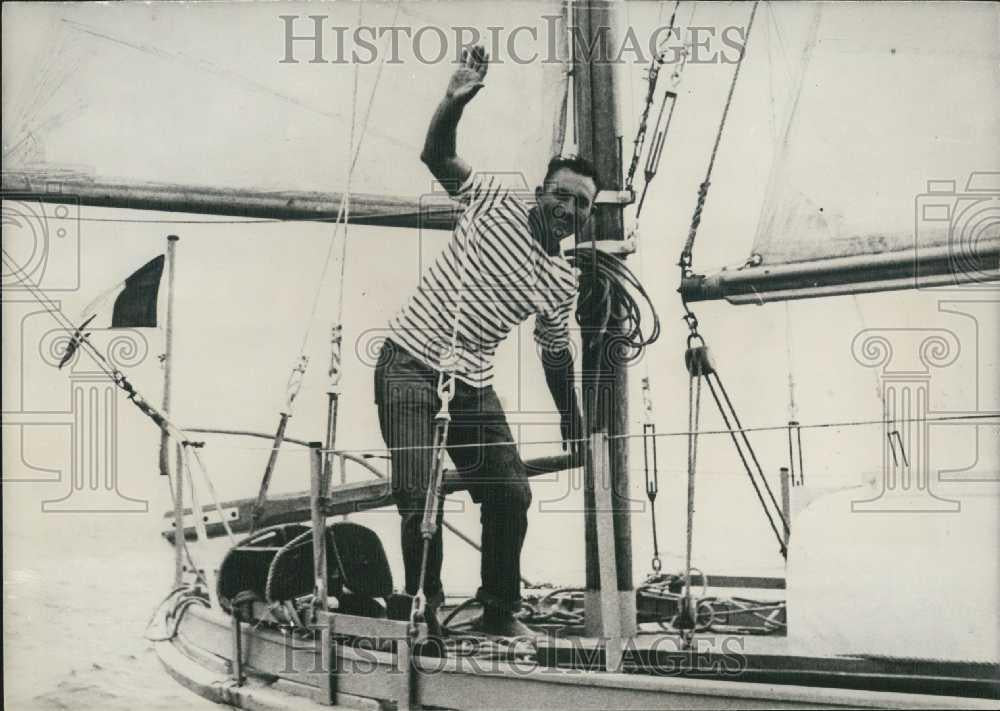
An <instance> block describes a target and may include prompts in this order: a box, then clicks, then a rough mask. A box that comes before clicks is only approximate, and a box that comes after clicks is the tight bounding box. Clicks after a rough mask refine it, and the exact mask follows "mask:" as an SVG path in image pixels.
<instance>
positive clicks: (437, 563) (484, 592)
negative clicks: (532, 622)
mask: <svg viewBox="0 0 1000 711" xmlns="http://www.w3.org/2000/svg"><path fill="white" fill-rule="evenodd" d="M437 382H438V372H437V371H436V370H434V369H432V368H430V367H428V366H427V365H425V364H424V363H422V362H421V361H419V360H418V359H417V358H416V357H414V356H413V355H412V354H410V353H409V351H407V350H406V349H404V348H403V347H402V346H400V345H399V344H397V343H395V342H394V341H392V340H387V341H386V342H385V344H384V345H383V347H382V352H381V355H380V356H379V361H378V364H377V365H376V367H375V403H376V405H377V406H378V418H379V427H380V428H381V430H382V438H383V439H384V440H385V444H386V446H387V447H388V448H389V449H390V455H391V458H392V492H393V497H394V500H395V502H396V506H397V507H398V509H399V513H400V515H401V517H402V522H401V536H402V548H403V564H404V567H405V569H406V592H407V593H408V594H410V595H414V594H416V592H417V587H418V585H419V581H420V565H421V558H422V555H423V538H422V537H421V534H420V524H421V521H422V519H423V512H424V502H425V497H426V493H427V488H428V486H429V485H430V480H431V477H432V475H433V452H432V450H431V446H432V445H433V440H434V416H435V415H436V414H437V413H438V411H439V410H440V408H441V400H440V398H439V397H438V394H437ZM449 409H450V412H451V424H450V428H449V432H448V440H447V449H448V455H449V456H450V457H451V460H452V461H453V462H454V463H455V466H456V467H457V469H458V473H459V475H460V476H462V477H463V478H467V479H468V480H469V483H470V494H471V495H472V500H473V501H474V502H476V503H479V504H480V506H481V510H480V520H481V522H482V527H483V532H482V549H483V550H482V560H481V566H480V575H481V579H482V587H480V589H479V593H478V597H479V598H480V600H482V601H483V602H484V603H486V604H489V605H492V606H494V607H495V608H498V609H499V610H501V611H510V610H513V608H514V607H515V605H516V603H517V602H518V601H519V600H520V597H521V546H522V544H523V543H524V535H525V532H526V531H527V528H528V515H527V512H528V507H529V506H530V505H531V489H530V487H529V485H528V478H527V476H526V474H525V469H524V463H523V462H522V461H521V457H520V455H519V454H518V451H517V448H516V447H515V446H514V445H513V444H502V445H493V446H490V444H491V443H495V442H512V441H513V437H512V436H511V432H510V427H508V425H507V419H506V417H505V416H504V413H503V409H502V407H501V406H500V401H499V399H498V398H497V395H496V392H494V390H493V388H492V387H486V388H474V387H472V386H470V385H466V384H465V383H462V382H461V381H458V380H456V382H455V394H454V396H453V398H452V400H451V406H450V408H449ZM462 445H487V446H462ZM441 562H442V546H441V519H440V518H439V519H438V529H437V534H436V535H435V536H434V538H433V539H432V541H431V545H430V551H429V555H428V560H427V573H426V577H425V581H424V594H425V595H426V596H427V598H428V600H430V601H434V600H436V599H440V598H441V596H442V595H443V589H442V585H441Z"/></svg>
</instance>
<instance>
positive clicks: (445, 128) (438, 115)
mask: <svg viewBox="0 0 1000 711" xmlns="http://www.w3.org/2000/svg"><path fill="white" fill-rule="evenodd" d="M488 67H489V55H488V54H486V51H485V50H484V49H483V48H482V47H481V46H478V45H477V46H476V47H473V48H472V50H471V51H469V50H468V49H465V50H462V66H460V67H459V68H458V69H457V70H456V71H455V73H454V74H453V75H452V77H451V81H450V82H449V83H448V91H447V92H446V93H445V96H444V98H443V99H441V103H440V104H438V107H437V110H436V111H435V112H434V116H433V118H431V125H430V128H428V129H427V138H426V140H425V141H424V150H423V152H422V153H421V154H420V160H422V161H423V162H424V165H426V166H427V167H428V168H429V169H430V171H431V173H432V174H433V175H434V177H435V178H436V179H437V180H438V181H439V182H440V183H441V184H442V185H444V186H445V189H447V190H448V193H449V194H450V195H455V194H456V193H457V192H458V189H459V187H461V186H462V184H463V183H465V181H466V180H467V179H468V177H469V174H470V173H471V172H472V167H471V166H470V165H469V164H468V163H466V162H465V161H464V160H462V159H461V158H459V157H458V154H457V152H456V149H455V135H456V132H457V129H458V121H459V119H461V118H462V111H463V109H465V105H466V104H468V103H469V102H470V101H471V100H472V98H473V97H474V96H475V95H476V94H478V93H479V90H480V89H482V88H483V87H484V86H485V84H483V79H485V78H486V71H487V68H488Z"/></svg>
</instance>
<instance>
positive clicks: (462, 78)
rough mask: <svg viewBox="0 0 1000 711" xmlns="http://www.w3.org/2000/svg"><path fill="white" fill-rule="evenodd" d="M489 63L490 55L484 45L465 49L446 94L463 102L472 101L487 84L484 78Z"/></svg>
mask: <svg viewBox="0 0 1000 711" xmlns="http://www.w3.org/2000/svg"><path fill="white" fill-rule="evenodd" d="M489 63H490V55H489V54H487V53H486V50H485V49H483V47H482V45H476V46H475V47H473V48H472V51H469V50H468V49H463V50H462V64H461V66H460V67H459V68H458V69H456V70H455V73H454V74H453V75H452V77H451V81H449V82H448V91H447V93H446V96H447V97H448V98H449V99H452V100H454V101H457V102H459V103H461V104H465V103H468V102H469V101H471V100H472V97H474V96H475V95H476V94H478V93H479V90H480V89H482V88H483V87H484V86H486V85H485V84H484V83H483V79H485V78H486V71H487V69H489V66H490V64H489Z"/></svg>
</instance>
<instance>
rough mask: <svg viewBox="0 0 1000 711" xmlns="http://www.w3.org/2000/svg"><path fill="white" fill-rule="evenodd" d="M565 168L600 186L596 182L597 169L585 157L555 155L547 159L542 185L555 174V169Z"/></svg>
mask: <svg viewBox="0 0 1000 711" xmlns="http://www.w3.org/2000/svg"><path fill="white" fill-rule="evenodd" d="M563 168H567V169H569V170H572V171H573V172H574V173H577V174H578V175H583V176H586V177H588V178H590V179H591V180H593V181H594V186H595V187H596V188H597V189H598V190H600V189H601V186H600V184H599V183H598V182H597V169H596V168H594V164H593V163H591V162H590V161H589V160H587V159H586V158H581V157H579V156H566V157H564V156H555V157H554V158H553V159H552V160H550V161H549V167H548V168H546V170H545V180H543V181H542V185H545V184H547V183H548V182H549V179H550V178H551V177H552V176H553V175H555V173H556V171H559V170H562V169H563Z"/></svg>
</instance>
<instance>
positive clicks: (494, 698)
mask: <svg viewBox="0 0 1000 711" xmlns="http://www.w3.org/2000/svg"><path fill="white" fill-rule="evenodd" d="M344 617H348V616H344ZM336 618H337V616H335V618H334V626H335V627H336V625H337V619H336ZM355 619H357V618H355ZM242 628H243V637H244V646H243V655H242V661H243V665H242V668H243V670H244V673H245V675H246V680H245V681H244V683H243V684H242V685H240V686H237V685H235V684H234V683H233V680H232V663H231V661H230V658H231V656H232V639H231V635H232V628H231V619H230V618H229V617H228V616H226V615H224V614H222V613H221V612H219V611H216V610H211V609H204V608H201V607H197V606H196V607H194V608H192V609H191V610H189V611H188V612H187V613H186V614H185V615H184V616H183V619H182V620H181V622H180V624H179V625H178V630H177V634H176V635H175V636H174V638H173V639H172V640H170V641H166V642H160V643H158V645H157V652H158V654H159V656H160V659H161V661H162V662H163V664H164V665H165V666H166V667H167V669H168V670H169V671H170V673H171V674H172V675H173V676H174V677H175V678H177V679H178V681H180V682H181V683H183V684H184V685H185V686H187V687H188V688H190V689H192V690H193V691H196V692H197V693H199V694H200V695H202V696H206V697H207V698H211V699H213V700H216V701H219V702H222V703H229V704H232V705H235V706H237V707H240V708H259V709H271V708H292V707H293V706H294V707H296V708H298V707H299V706H296V705H295V704H296V701H294V700H299V701H302V702H303V705H302V706H301V707H302V708H306V707H309V708H313V707H318V706H314V704H322V705H325V707H326V708H330V704H333V705H336V706H337V707H341V706H348V707H353V708H362V709H366V710H368V711H376V710H378V709H385V708H392V707H402V706H403V704H399V694H400V693H401V689H402V688H405V686H404V677H407V676H408V675H407V674H404V673H403V670H404V669H406V668H407V665H405V664H403V663H402V662H401V661H400V657H399V655H397V654H394V653H392V652H391V651H381V650H382V649H383V647H380V646H379V645H377V644H371V643H370V642H371V640H369V642H362V641H361V640H356V641H345V640H339V641H338V642H335V643H334V644H333V645H332V648H331V649H330V650H322V649H321V644H320V642H319V639H320V638H319V637H318V636H317V637H314V638H311V639H307V638H302V639H295V640H293V641H294V643H291V644H290V638H289V636H288V635H287V634H286V633H284V632H282V631H281V630H278V629H274V628H270V627H267V626H260V625H249V624H244V625H243V626H242ZM698 639H699V640H700V641H699V643H698V644H697V645H696V649H697V651H679V650H678V645H677V644H676V641H677V640H676V636H673V635H668V634H662V633H648V634H645V633H644V634H639V635H638V636H636V637H635V638H634V639H632V640H628V644H629V645H631V650H634V651H632V652H630V653H631V654H632V659H633V660H635V659H639V658H643V657H645V658H646V659H647V660H651V659H652V660H654V661H655V662H656V667H657V668H647V669H638V668H636V667H635V666H631V667H630V666H629V665H628V664H626V666H625V667H624V668H623V669H622V671H621V672H607V671H601V670H599V669H600V668H601V667H602V666H603V656H602V654H601V649H602V645H601V644H600V643H599V642H598V641H597V640H594V639H588V638H578V637H563V638H560V637H552V636H540V637H538V638H536V639H534V640H521V641H520V643H521V644H528V645H531V646H533V647H534V650H535V654H534V658H533V659H525V658H521V659H519V660H518V659H507V658H502V657H497V656H494V657H489V656H483V655H477V656H474V655H471V654H469V655H467V656H462V655H455V654H452V655H450V656H449V657H448V658H445V659H441V658H436V657H415V658H413V660H412V661H413V664H412V669H413V672H412V676H411V677H410V681H409V682H407V683H409V684H410V689H411V693H412V695H413V696H412V699H411V701H412V702H413V703H414V705H422V706H427V707H437V708H460V709H478V708H491V709H523V708H576V709H608V708H727V709H728V708H811V707H823V708H837V707H850V708H864V707H876V708H990V707H992V706H995V703H996V699H997V698H1000V688H998V681H997V676H996V666H995V665H989V664H977V663H969V662H943V661H939V660H916V659H887V658H871V657H862V656H797V655H793V654H789V653H788V645H787V640H785V639H783V638H780V637H754V636H739V635H715V634H700V635H698ZM718 650H722V651H721V652H720V651H718ZM325 651H326V652H328V653H329V656H328V657H327V659H328V660H329V664H330V666H329V670H330V671H327V670H326V667H325V666H324V664H323V657H324V653H325ZM650 655H652V656H650ZM626 659H629V657H628V655H627V656H626ZM209 677H211V678H209ZM949 694H954V695H949ZM959 695H960V696H959Z"/></svg>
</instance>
